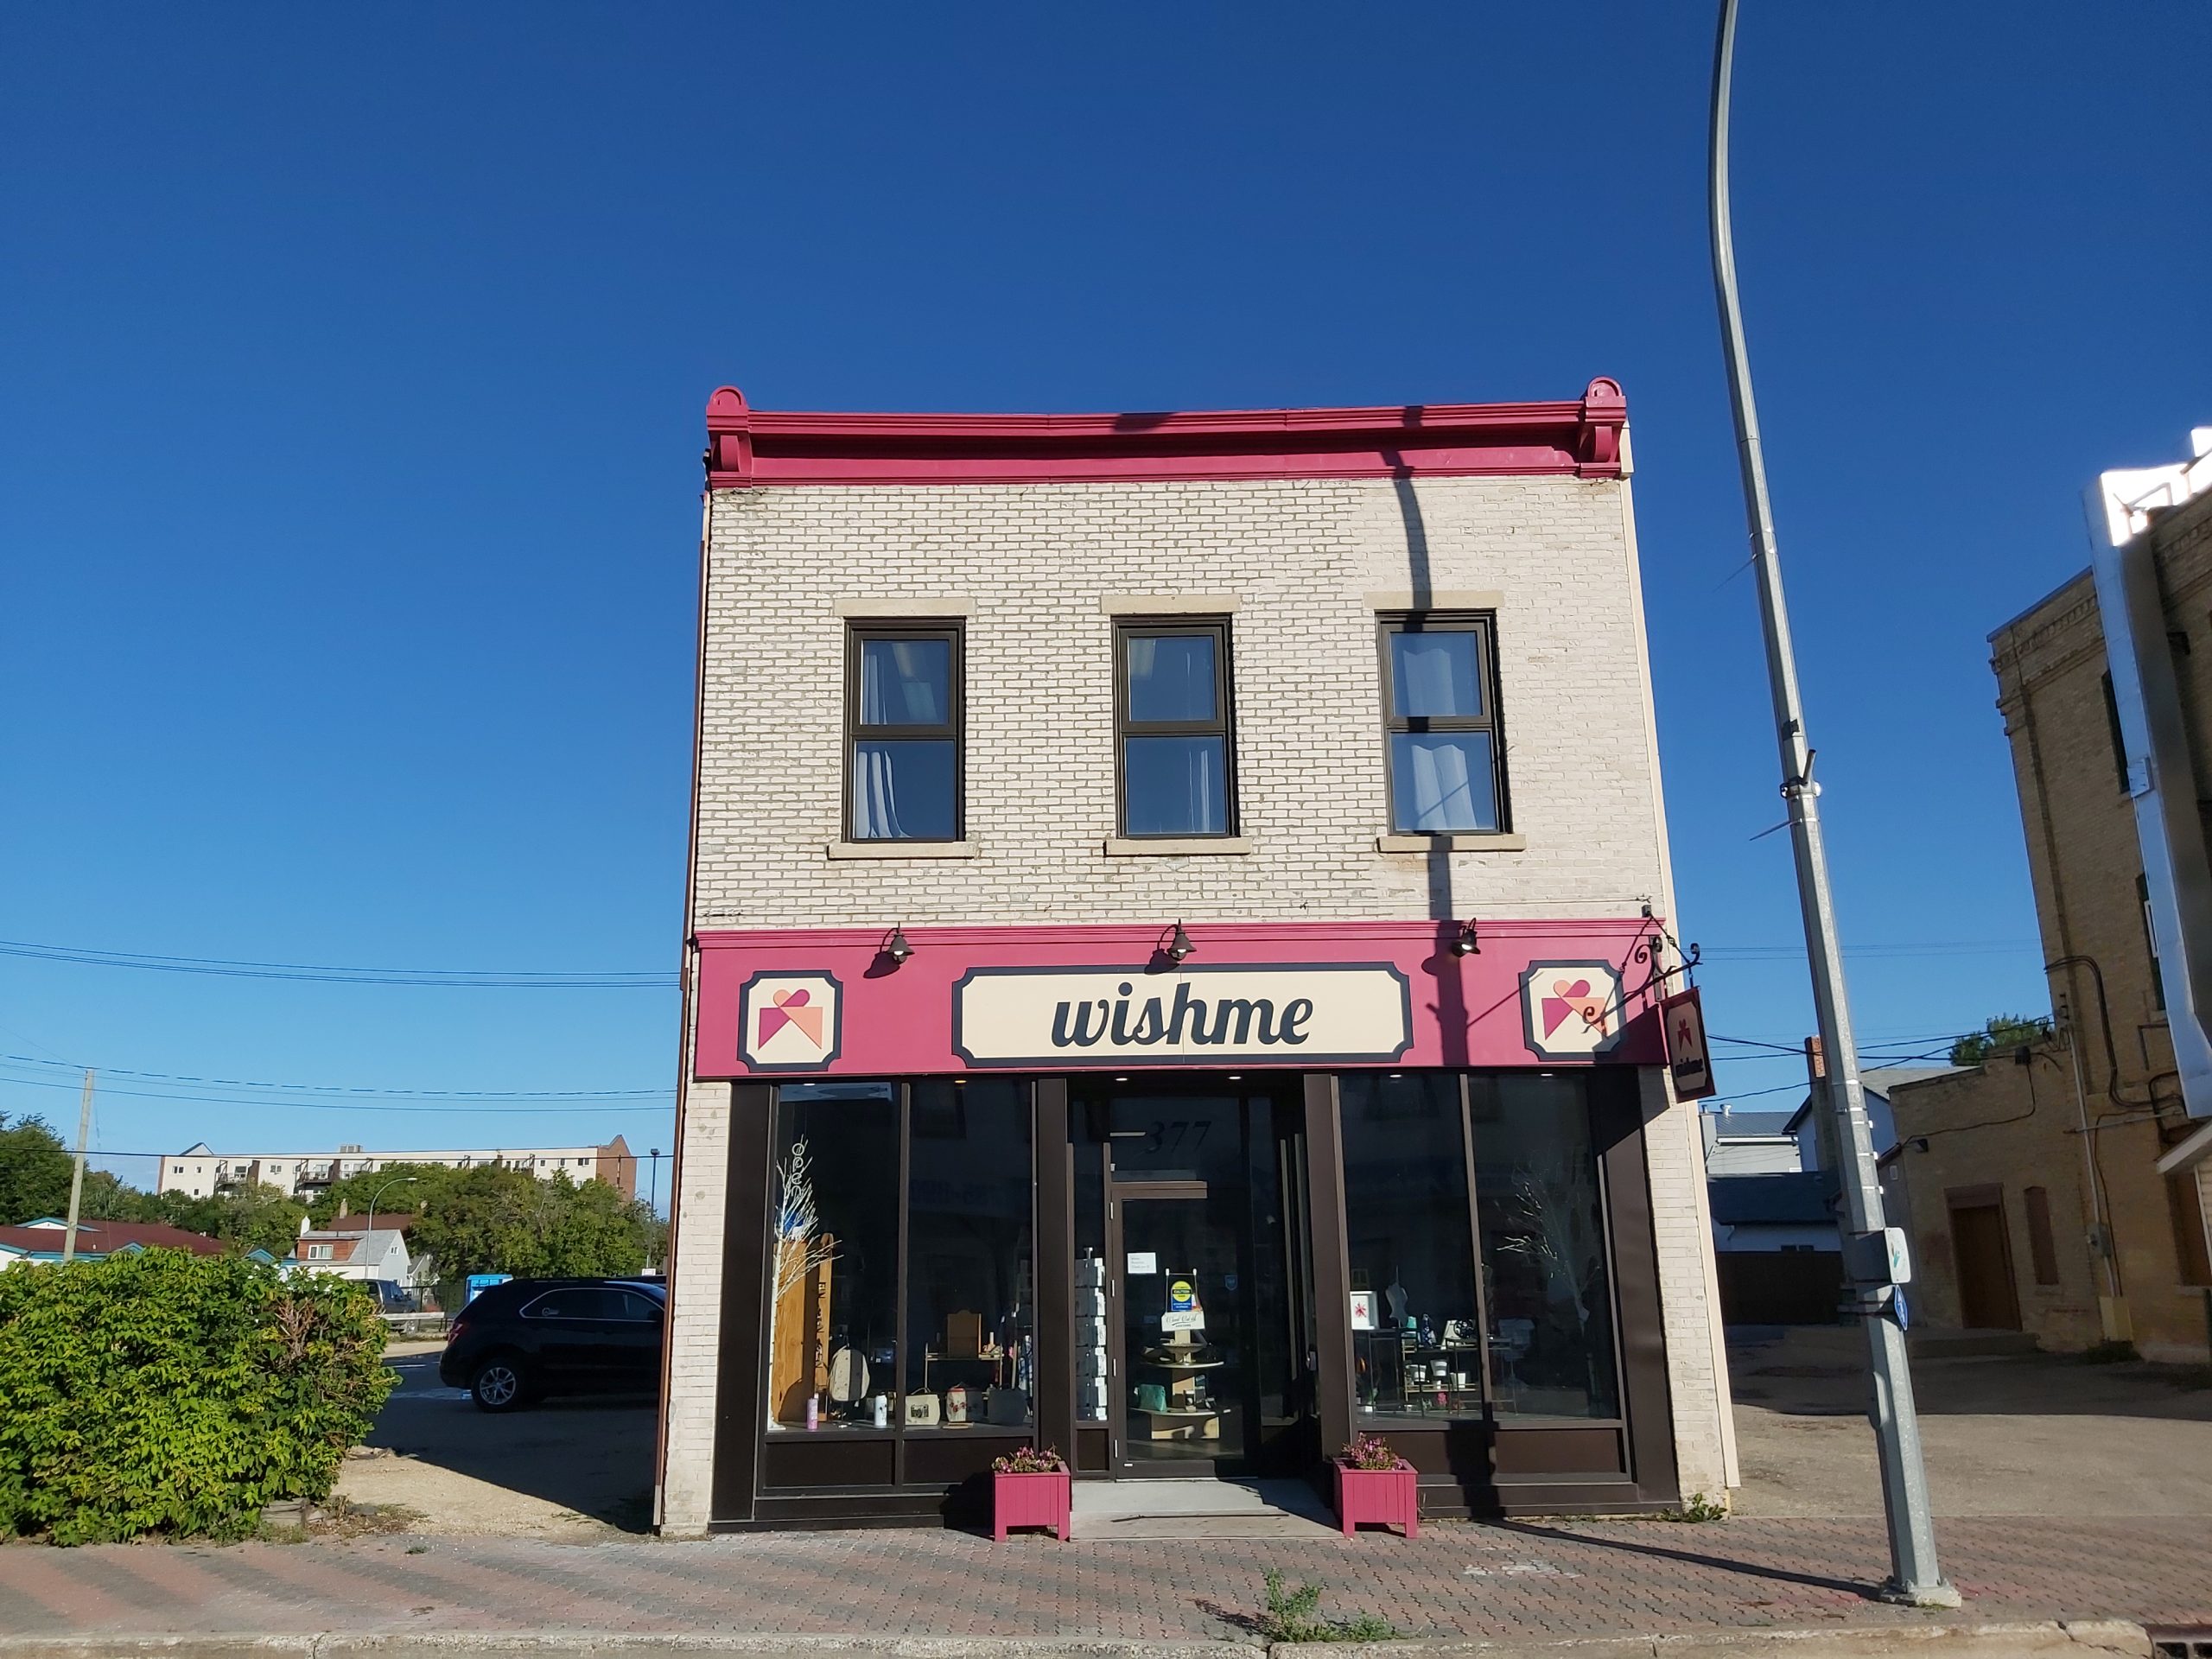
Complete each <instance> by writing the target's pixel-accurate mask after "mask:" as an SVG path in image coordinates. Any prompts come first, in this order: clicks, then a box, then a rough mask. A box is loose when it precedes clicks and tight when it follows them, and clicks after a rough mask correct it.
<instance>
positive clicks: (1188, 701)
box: [1114, 620, 1236, 840]
mask: <svg viewBox="0 0 2212 1659" xmlns="http://www.w3.org/2000/svg"><path fill="white" fill-rule="evenodd" d="M1229 663H1230V656H1229V624H1228V623H1227V622H1226V621H1224V620H1208V621H1175V622H1121V623H1117V624H1116V626H1115V629H1114V683H1115V691H1114V747H1115V754H1116V767H1115V771H1116V779H1117V786H1118V794H1119V798H1120V802H1119V811H1118V814H1117V817H1118V819H1119V822H1120V824H1121V833H1122V835H1123V836H1128V837H1129V838H1131V839H1133V840H1134V839H1141V838H1143V837H1147V836H1150V837H1154V838H1159V837H1170V836H1173V837H1181V836H1232V835H1234V834H1236V800H1235V797H1234V790H1235V783H1236V752H1235V747H1234V746H1233V744H1232V743H1231V741H1230V734H1231V727H1230V680H1229Z"/></svg>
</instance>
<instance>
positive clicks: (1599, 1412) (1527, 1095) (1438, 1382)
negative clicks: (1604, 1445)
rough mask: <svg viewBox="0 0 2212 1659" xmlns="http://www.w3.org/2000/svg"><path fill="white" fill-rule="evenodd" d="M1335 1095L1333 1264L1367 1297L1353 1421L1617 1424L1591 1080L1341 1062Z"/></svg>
mask: <svg viewBox="0 0 2212 1659" xmlns="http://www.w3.org/2000/svg"><path fill="white" fill-rule="evenodd" d="M1597 1109H1598V1103H1597V1100H1596V1097H1595V1096H1594V1094H1593V1090H1592V1082H1591V1080H1590V1079H1588V1078H1586V1077H1576V1076H1572V1075H1570V1076H1563V1077H1548V1076H1540V1075H1535V1074H1520V1073H1515V1072H1497V1073H1490V1072H1450V1071H1408V1072H1402V1073H1398V1072H1392V1073H1376V1072H1371V1071H1362V1072H1356V1071H1347V1072H1344V1073H1342V1074H1340V1076H1339V1077H1338V1112H1339V1122H1340V1126H1341V1128H1340V1132H1341V1135H1342V1137H1343V1156H1344V1233H1345V1240H1346V1253H1347V1266H1348V1268H1350V1271H1351V1275H1352V1277H1351V1287H1352V1288H1353V1290H1355V1291H1364V1292H1367V1293H1369V1295H1368V1298H1367V1300H1366V1304H1365V1306H1364V1308H1363V1310H1359V1311H1356V1312H1355V1313H1354V1316H1353V1317H1354V1318H1355V1319H1357V1320H1360V1321H1362V1322H1361V1323H1360V1324H1358V1325H1357V1326H1356V1328H1355V1330H1354V1332H1353V1334H1352V1347H1353V1357H1354V1377H1355V1382H1356V1384H1357V1390H1358V1402H1357V1403H1358V1407H1359V1411H1360V1421H1361V1422H1362V1423H1363V1425H1364V1424H1379V1423H1381V1422H1383V1421H1386V1420H1389V1419H1394V1418H1398V1419H1417V1420H1427V1419H1433V1418H1437V1417H1446V1416H1456V1417H1471V1416H1480V1415H1483V1414H1491V1415H1493V1416H1496V1417H1499V1418H1505V1417H1557V1418H1563V1419H1575V1420H1580V1421H1596V1420H1605V1419H1612V1418H1617V1417H1618V1414H1619V1411H1620V1400H1621V1384H1620V1375H1619V1365H1620V1356H1619V1351H1618V1344H1617V1343H1616V1341H1615V1339H1614V1332H1613V1327H1612V1323H1611V1311H1610V1310H1611V1306H1612V1294H1613V1293H1612V1289H1611V1283H1612V1274H1611V1240H1610V1237H1609V1236H1608V1233H1607V1226H1606V1214H1605V1211H1606V1204H1605V1185H1604V1173H1603V1169H1602V1166H1601V1163H1600V1158H1599V1140H1598V1135H1597V1128H1596V1123H1597V1120H1596V1118H1595V1116H1594V1114H1595V1113H1596V1111H1597ZM1470 1194H1471V1196H1472V1201H1471V1202H1470ZM1485 1356H1486V1357H1487V1361H1488V1372H1487V1375H1485V1374H1484V1360H1485Z"/></svg>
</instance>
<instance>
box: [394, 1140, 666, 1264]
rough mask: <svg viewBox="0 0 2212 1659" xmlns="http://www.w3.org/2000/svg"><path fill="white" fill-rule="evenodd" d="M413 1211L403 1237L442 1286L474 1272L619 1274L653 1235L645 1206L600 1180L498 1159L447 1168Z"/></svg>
mask: <svg viewBox="0 0 2212 1659" xmlns="http://www.w3.org/2000/svg"><path fill="white" fill-rule="evenodd" d="M421 1215H422V1219H421V1220H420V1221H419V1222H417V1223H416V1226H415V1230H414V1232H413V1233H412V1234H411V1235H410V1243H411V1244H412V1245H413V1247H414V1249H416V1251H417V1252H419V1253H421V1254H424V1255H429V1256H431V1257H433V1258H435V1261H436V1263H437V1274H438V1278H439V1280H440V1281H442V1282H444V1283H448V1284H450V1283H452V1282H454V1281H457V1280H460V1279H462V1278H465V1277H467V1275H468V1274H474V1273H511V1274H514V1275H515V1276H516V1277H518V1278H540V1277H545V1276H548V1275H556V1274H575V1275H577V1276H580V1277H601V1276H607V1277H620V1276H621V1275H624V1274H634V1273H638V1272H640V1271H642V1270H643V1268H645V1262H646V1260H647V1257H648V1255H649V1254H650V1253H651V1251H652V1249H654V1248H655V1246H656V1242H657V1240H658V1222H657V1221H656V1220H655V1218H654V1217H653V1215H652V1211H650V1210H649V1209H648V1208H647V1207H646V1206H645V1205H643V1204H639V1203H635V1202H632V1201H631V1200H627V1199H625V1198H623V1197H622V1195H621V1194H620V1192H616V1191H615V1190H614V1189H613V1187H612V1186H609V1185H607V1183H606V1182H604V1181H600V1180H589V1181H586V1182H584V1183H583V1184H582V1185H581V1186H580V1185H576V1184H575V1182H573V1181H571V1180H570V1179H569V1177H568V1175H567V1174H566V1173H565V1172H564V1173H557V1174H556V1175H555V1176H554V1177H553V1178H552V1179H550V1180H541V1179H538V1178H537V1176H535V1175H532V1174H531V1173H529V1172H527V1171H525V1170H520V1169H512V1168H509V1167H507V1166H505V1165H499V1164H484V1165H480V1166H477V1167H475V1168H474V1169H463V1170H455V1171H454V1172H452V1175H451V1179H448V1180H445V1181H442V1183H441V1184H440V1188H439V1190H438V1191H437V1192H435V1193H434V1194H433V1195H432V1196H431V1198H429V1201H428V1202H427V1203H425V1204H424V1205H423V1206H422V1209H421Z"/></svg>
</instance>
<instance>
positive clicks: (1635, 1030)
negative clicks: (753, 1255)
mask: <svg viewBox="0 0 2212 1659" xmlns="http://www.w3.org/2000/svg"><path fill="white" fill-rule="evenodd" d="M1173 921H1174V918H1172V917H1170V918H1166V920H1164V921H1163V922H1162V924H1161V925H1160V926H1157V927H1154V926H1150V925H1141V926H1138V925H1106V926H1069V927H982V926H949V927H919V926H912V925H909V926H907V927H906V928H905V929H904V930H903V931H905V933H906V939H907V942H908V944H910V945H911V946H912V951H913V954H912V956H911V957H908V958H907V959H906V962H905V963H902V964H899V965H898V966H896V967H893V965H891V963H890V962H889V960H888V958H887V957H884V956H883V955H882V947H883V941H884V938H885V937H886V935H887V933H888V932H889V931H890V930H889V927H888V925H886V926H884V927H880V928H876V927H869V928H844V927H826V928H787V929H775V930H766V929H762V930H753V929H746V930H732V931H715V932H710V933H702V934H701V935H700V936H699V938H698V944H699V982H698V1004H697V1006H698V1021H699V1025H698V1033H697V1040H696V1046H695V1050H694V1065H695V1068H696V1075H697V1076H699V1077H749V1076H755V1075H774V1074H777V1073H779V1072H780V1073H785V1074H788V1073H789V1072H790V1071H791V1070H792V1069H794V1068H791V1067H788V1066H766V1065H763V1066H761V1067H759V1068H757V1069H756V1068H755V1067H754V1066H753V1065H749V1064H748V1063H747V1061H746V1060H745V1059H744V1058H741V1054H740V1052H739V1037H740V1020H741V1009H742V1004H743V1001H744V995H745V991H746V988H747V985H748V984H750V983H752V982H753V981H755V980H756V979H758V978H760V977H761V976H768V977H769V978H771V979H773V978H774V977H775V976H781V975H796V976H810V975H819V976H826V977H828V978H829V979H831V980H834V982H835V985H836V995H837V996H838V998H839V999H840V1001H841V1006H840V1008H839V1017H838V1020H837V1022H836V1024H837V1029H836V1033H834V1036H835V1040H834V1042H832V1043H831V1044H830V1046H831V1047H832V1048H833V1050H834V1052H833V1054H832V1055H831V1058H829V1060H828V1061H827V1062H826V1063H823V1064H820V1065H818V1066H814V1067H810V1068H809V1069H811V1070H813V1071H815V1072H816V1074H817V1075H832V1076H847V1077H887V1076H889V1077H896V1076H928V1075H938V1076H943V1075H948V1074H950V1075H960V1074H967V1073H972V1072H975V1071H977V1070H979V1069H981V1068H979V1067H978V1066H977V1065H976V1064H975V1063H973V1062H971V1061H970V1060H969V1058H966V1057H965V1056H963V1054H962V1053H961V1052H959V1050H958V1048H957V1046H956V1042H955V1039H956V1033H955V1030H954V1025H955V1021H954V1017H953V1016H954V1007H955V1001H956V995H955V989H956V987H957V985H958V983H959V982H960V981H961V980H962V979H963V977H964V976H969V975H970V974H972V973H975V972H977V971H979V970H982V971H985V972H988V970H991V969H1033V970H1041V969H1063V970H1077V969H1095V970H1098V971H1100V972H1103V973H1109V974H1127V975H1128V976H1130V982H1131V984H1132V985H1133V986H1137V987H1140V989H1139V990H1138V991H1137V993H1136V995H1138V996H1139V997H1140V998H1141V997H1142V996H1145V995H1153V994H1155V993H1167V994H1172V992H1173V988H1174V985H1175V983H1176V980H1177V974H1176V973H1175V972H1174V971H1173V970H1172V969H1166V968H1165V966H1164V964H1163V962H1162V959H1161V958H1160V957H1158V956H1156V954H1155V953H1156V952H1157V951H1158V950H1160V947H1161V945H1162V944H1164V943H1165V936H1166V932H1167V931H1168V930H1169V929H1171V928H1172V927H1173ZM1185 925H1186V927H1187V929H1188V931H1189V933H1190V937H1191V938H1192V941H1193V943H1195V944H1197V946H1198V951H1197V954H1196V955H1194V956H1193V957H1192V958H1191V965H1192V969H1196V970H1198V971H1197V972H1193V973H1192V974H1189V975H1185V976H1183V977H1185V978H1187V979H1188V980H1189V981H1190V982H1191V984H1192V988H1193V992H1194V994H1198V995H1205V985H1204V984H1203V983H1202V980H1203V978H1204V976H1205V972H1208V971H1211V970H1217V969H1230V968H1235V967H1252V968H1266V967H1281V966H1287V965H1288V966H1308V967H1313V968H1317V969H1318V968H1325V967H1332V966H1335V967H1346V966H1357V967H1362V968H1369V969H1393V970H1395V972H1396V973H1397V974H1398V975H1399V976H1401V977H1402V979H1403V981H1404V982H1405V984H1406V986H1407V988H1408V999H1407V1000H1408V1016H1409V1032H1408V1037H1409V1041H1408V1046H1407V1047H1406V1048H1405V1050H1404V1052H1402V1053H1400V1054H1398V1055H1395V1056H1392V1057H1389V1058H1355V1059H1350V1060H1338V1059H1331V1060H1329V1061H1328V1062H1327V1065H1326V1067H1325V1069H1355V1068H1359V1067H1363V1066H1385V1067H1414V1066H1450V1067H1459V1066H1542V1067H1547V1068H1562V1067H1573V1066H1576V1065H1591V1064H1593V1063H1594V1064H1599V1065H1621V1064H1625V1065H1664V1064H1665V1063H1666V1046H1665V1039H1664V1034H1663V1033H1662V1032H1661V1030H1660V1029H1659V1026H1658V1021H1657V1018H1656V1012H1655V1010H1656V987H1654V986H1653V985H1652V984H1651V983H1650V977H1651V964H1650V962H1649V941H1650V940H1651V939H1652V938H1655V937H1656V932H1657V927H1658V924H1657V923H1656V922H1654V921H1651V920H1649V919H1647V918H1641V917H1589V918H1574V919H1570V920H1560V921H1495V922H1490V921H1485V922H1479V923H1478V938H1479V942H1480V949H1479V950H1478V951H1476V952H1475V953H1474V954H1471V955H1469V956H1465V957H1463V956H1459V955H1458V954H1456V953H1455V952H1454V951H1453V950H1452V942H1453V941H1454V940H1455V939H1456V938H1458V937H1459V923H1458V922H1452V921H1424V920H1404V921H1331V922H1274V923H1255V922H1208V921H1188V922H1186V924H1185ZM1553 963H1603V964H1610V965H1611V968H1612V969H1613V971H1614V972H1615V973H1616V974H1617V975H1618V978H1619V982H1620V986H1621V990H1622V994H1623V995H1624V997H1625V999H1626V1006H1625V1008H1624V1009H1623V1010H1620V1011H1619V1013H1620V1016H1621V1017H1620V1027H1621V1030H1620V1034H1619V1036H1618V1039H1617V1040H1616V1041H1614V1042H1613V1043H1612V1044H1611V1046H1609V1048H1608V1049H1607V1051H1606V1052H1605V1053H1604V1054H1603V1055H1602V1056H1600V1057H1599V1058H1598V1059H1597V1060H1595V1061H1594V1062H1593V1061H1592V1059H1590V1058H1587V1057H1585V1058H1560V1057H1558V1056H1557V1055H1550V1054H1543V1053H1539V1052H1536V1051H1535V1049H1534V1048H1533V1047H1532V1046H1531V1045H1530V1043H1529V1035H1528V1029H1529V1028H1528V1025H1527V1015H1526V1011H1525V1009H1524V1005H1523V988H1522V978H1523V976H1524V975H1527V974H1529V972H1530V971H1531V969H1532V967H1535V966H1536V965H1539V964H1553ZM1546 971H1548V969H1547V970H1546ZM830 1035H831V1033H825V1039H826V1038H828V1037H829V1036H830ZM1316 1063H1319V1062H1316ZM1001 1064H1003V1062H1001ZM1199 1064H1202V1062H1199V1061H1197V1060H1193V1059H1191V1058H1179V1057H1176V1056H1174V1055H1172V1054H1168V1053H1165V1052H1163V1053H1161V1054H1160V1056H1159V1057H1157V1058H1148V1057H1145V1056H1141V1055H1136V1054H1129V1053H1127V1052H1124V1053H1122V1054H1121V1055H1119V1056H1118V1057H1109V1056H1105V1055H1100V1056H1095V1057H1094V1056H1086V1055H1083V1054H1068V1055H1065V1056H1064V1057H1063V1056H1058V1055H1056V1056H1055V1057H1054V1058H1052V1059H1051V1060H1040V1062H1039V1064H1037V1065H1034V1066H1027V1067H1021V1068H1014V1069H1027V1070H1032V1071H1040V1072H1049V1071H1080V1070H1092V1071H1096V1070H1108V1071H1143V1070H1147V1069H1149V1070H1160V1071H1165V1070H1187V1069H1190V1068H1191V1067H1192V1066H1193V1065H1199ZM1218 1064H1219V1065H1222V1066H1225V1067H1227V1068H1229V1069H1232V1070H1237V1071H1245V1070H1262V1071H1263V1070H1268V1069H1269V1068H1270V1066H1273V1067H1274V1068H1275V1069H1293V1070H1295V1069H1304V1063H1302V1062H1301V1061H1300V1058H1299V1057H1298V1055H1297V1054H1296V1053H1295V1052H1291V1051H1289V1050H1285V1051H1284V1052H1282V1055H1281V1058H1275V1057H1274V1055H1273V1054H1272V1053H1270V1054H1269V1055H1268V1057H1267V1058H1252V1057H1251V1056H1250V1055H1249V1054H1245V1055H1243V1056H1241V1057H1239V1058H1223V1059H1222V1060H1221V1061H1220V1062H1218Z"/></svg>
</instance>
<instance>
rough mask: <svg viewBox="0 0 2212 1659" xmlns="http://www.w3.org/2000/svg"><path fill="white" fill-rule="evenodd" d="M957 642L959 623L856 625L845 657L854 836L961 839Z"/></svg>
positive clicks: (850, 832)
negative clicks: (846, 665)
mask: <svg viewBox="0 0 2212 1659" xmlns="http://www.w3.org/2000/svg"><path fill="white" fill-rule="evenodd" d="M960 644H961V639H960V628H959V626H958V625H957V624H954V623H898V624H891V623H881V624H878V623H870V624H868V625H866V626H858V625H856V626H855V627H854V628H853V630H852V633H851V637H850V640H849V646H848V649H847V653H846V656H847V664H848V668H847V681H846V691H845V715H846V718H845V730H846V751H847V758H846V768H845V769H846V779H847V782H846V791H845V798H846V814H845V834H846V836H847V837H848V839H849V840H853V841H957V840H958V839H959V838H960V815H961V799H960V794H961V787H960V786H961V773H962V765H961V760H962V757H961V700H962V686H961V652H960Z"/></svg>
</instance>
